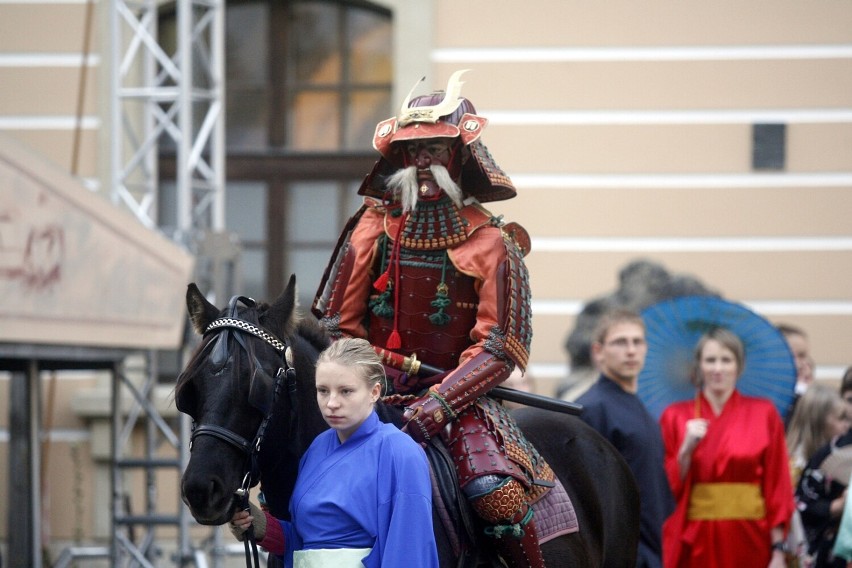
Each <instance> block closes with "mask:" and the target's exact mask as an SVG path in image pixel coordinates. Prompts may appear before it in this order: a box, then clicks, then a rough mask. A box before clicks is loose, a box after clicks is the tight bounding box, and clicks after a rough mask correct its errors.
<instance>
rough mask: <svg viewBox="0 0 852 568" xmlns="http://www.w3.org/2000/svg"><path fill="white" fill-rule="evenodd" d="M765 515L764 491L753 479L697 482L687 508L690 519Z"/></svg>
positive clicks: (719, 518)
mask: <svg viewBox="0 0 852 568" xmlns="http://www.w3.org/2000/svg"><path fill="white" fill-rule="evenodd" d="M765 516H766V505H765V504H764V502H763V494H762V493H761V491H760V486H759V485H757V484H754V483H722V482H720V483H696V484H695V485H693V486H692V492H691V493H690V495H689V508H688V509H687V511H686V517H687V518H688V519H689V520H690V521H730V520H748V521H754V520H757V519H762V518H763V517H765Z"/></svg>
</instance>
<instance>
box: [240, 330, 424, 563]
mask: <svg viewBox="0 0 852 568" xmlns="http://www.w3.org/2000/svg"><path fill="white" fill-rule="evenodd" d="M384 381H385V373H384V367H383V365H382V362H381V359H380V358H379V356H378V355H377V354H376V353H375V351H374V350H373V348H372V347H371V345H370V344H369V343H368V342H367V341H366V340H363V339H341V340H339V341H336V342H335V343H333V344H332V345H331V346H330V347H328V348H327V349H326V350H325V351H323V352H322V353H321V354H320V356H319V359H318V361H317V368H316V387H317V403H318V404H319V407H320V410H321V411H322V414H323V418H324V419H325V421H326V422H327V423H328V425H329V426H330V427H331V429H330V430H326V431H325V432H323V433H321V434H320V435H319V436H317V437H316V439H315V440H314V442H313V443H312V444H311V446H310V447H309V448H308V451H307V452H306V453H305V455H304V456H303V457H302V459H301V462H300V464H299V475H298V478H297V480H296V486H295V488H294V490H293V495H292V497H291V498H290V516H291V520H290V521H285V520H280V519H276V518H274V517H272V516H271V515H270V514H269V513H268V512H266V511H262V510H261V509H260V508H259V507H258V506H257V505H255V504H254V503H250V504H249V508H250V510H249V511H238V512H237V513H235V514H234V516H233V518H232V519H231V530H232V532H233V533H234V534H235V536H237V537H238V538H240V539H241V538H242V535H243V533H244V532H245V531H246V530H247V529H248V527H249V526H251V525H252V524H254V527H255V537H256V538H257V541H258V544H259V545H260V546H262V547H263V548H265V549H266V550H268V551H269V552H270V553H271V554H275V555H277V556H279V557H282V558H283V560H284V563H285V565H286V566H293V565H294V563H295V565H296V566H310V567H317V568H355V567H361V566H365V567H368V568H369V567H374V566H382V567H386V568H395V567H398V566H406V567H408V566H415V567H423V568H435V567H437V566H438V552H437V547H436V544H435V535H434V532H433V528H432V485H431V481H430V474H429V463H428V461H427V459H426V454H425V452H424V451H423V448H421V447H420V446H419V445H418V444H417V443H416V442H415V441H414V440H412V439H411V437H410V436H408V435H406V434H405V433H403V432H401V431H400V430H399V429H398V428H396V427H395V426H393V425H391V424H385V423H382V422H380V421H379V418H378V416H377V415H376V412H375V408H374V406H375V403H376V401H377V400H378V398H379V395H380V394H381V390H382V384H383V382H384Z"/></svg>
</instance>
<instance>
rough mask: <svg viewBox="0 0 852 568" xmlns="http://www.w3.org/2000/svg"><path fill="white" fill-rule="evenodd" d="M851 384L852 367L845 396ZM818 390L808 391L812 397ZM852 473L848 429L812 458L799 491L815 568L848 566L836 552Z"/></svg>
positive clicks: (844, 383) (845, 382)
mask: <svg viewBox="0 0 852 568" xmlns="http://www.w3.org/2000/svg"><path fill="white" fill-rule="evenodd" d="M849 383H852V367H850V368H849V369H847V370H846V374H845V375H844V377H843V379H842V380H841V384H840V390H841V393H849V394H852V392H850V390H852V385H850V384H849ZM814 388H815V386H812V387H811V388H810V389H808V393H810V391H811V389H814ZM844 389H845V390H844ZM804 401H805V399H804V397H803V398H802V400H801V401H800V403H799V404H800V405H801V404H804ZM841 404H848V403H841ZM850 473H852V432H849V430H848V428H847V431H846V432H845V433H844V434H843V435H841V436H839V437H834V438H832V439H831V440H829V441H828V442H826V443H825V444H824V445H822V447H820V448H819V449H818V450H817V451H816V452H815V453H814V454H813V455H812V456H811V457H810V459H809V460H808V463H807V465H806V466H805V469H804V472H803V473H802V477H801V479H800V481H799V483H798V486H797V487H796V505H797V508H798V510H799V514H800V516H801V519H802V525H803V527H804V530H805V536H806V537H807V541H808V554H809V556H810V557H811V559H812V566H813V567H814V568H835V567H837V568H844V567H845V566H846V560H845V559H844V558H836V557H835V556H834V554H833V548H834V544H835V540H836V538H837V531H838V529H839V526H840V520H841V516H842V514H843V509H844V507H845V505H846V494H847V491H848V485H849V477H850Z"/></svg>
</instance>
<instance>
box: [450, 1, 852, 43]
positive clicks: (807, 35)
mask: <svg viewBox="0 0 852 568" xmlns="http://www.w3.org/2000/svg"><path fill="white" fill-rule="evenodd" d="M525 6H526V7H527V9H526V10H523V11H521V10H520V9H519V5H518V4H517V3H514V2H493V1H488V0H466V1H465V2H458V1H457V0H439V1H438V2H437V3H436V10H435V14H436V17H435V21H436V22H439V23H440V25H438V26H436V32H437V33H436V34H435V43H436V45H437V46H441V47H444V46H446V47H481V46H488V47H491V46H518V47H528V46H554V45H556V46H561V45H575V46H582V47H587V46H601V45H603V46H608V45H626V46H634V45H636V46H654V45H722V44H732V43H733V44H745V45H761V44H764V45H767V44H768V45H771V44H776V43H787V42H795V43H818V44H819V43H841V42H849V41H852V26H850V25H849V22H850V21H852V4H850V3H849V2H836V1H832V2H800V1H797V0H782V1H779V2H766V1H762V2H739V1H737V0H723V1H719V2H705V1H703V0H689V1H685V2H631V1H630V0H613V1H607V2H588V1H584V0H571V1H569V0H537V1H536V2H532V3H528V4H526V5H525ZM508 22H511V27H510V28H507V23H508ZM473 23H475V24H476V25H473ZM508 29H511V33H507V31H508Z"/></svg>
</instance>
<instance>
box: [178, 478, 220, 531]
mask: <svg viewBox="0 0 852 568" xmlns="http://www.w3.org/2000/svg"><path fill="white" fill-rule="evenodd" d="M181 493H182V497H183V502H184V503H186V505H187V507H189V510H190V512H191V513H192V516H193V517H195V518H196V520H198V521H199V522H201V523H221V522H224V521H223V520H222V519H223V517H224V516H225V515H227V514H228V512H229V508H230V506H231V502H232V499H233V496H232V494H231V493H232V492H230V491H228V490H227V489H226V486H225V483H224V482H223V481H222V479H221V478H220V477H219V476H217V475H210V476H204V475H193V476H190V477H186V476H184V479H183V482H182V483H181ZM225 520H227V519H225Z"/></svg>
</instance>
